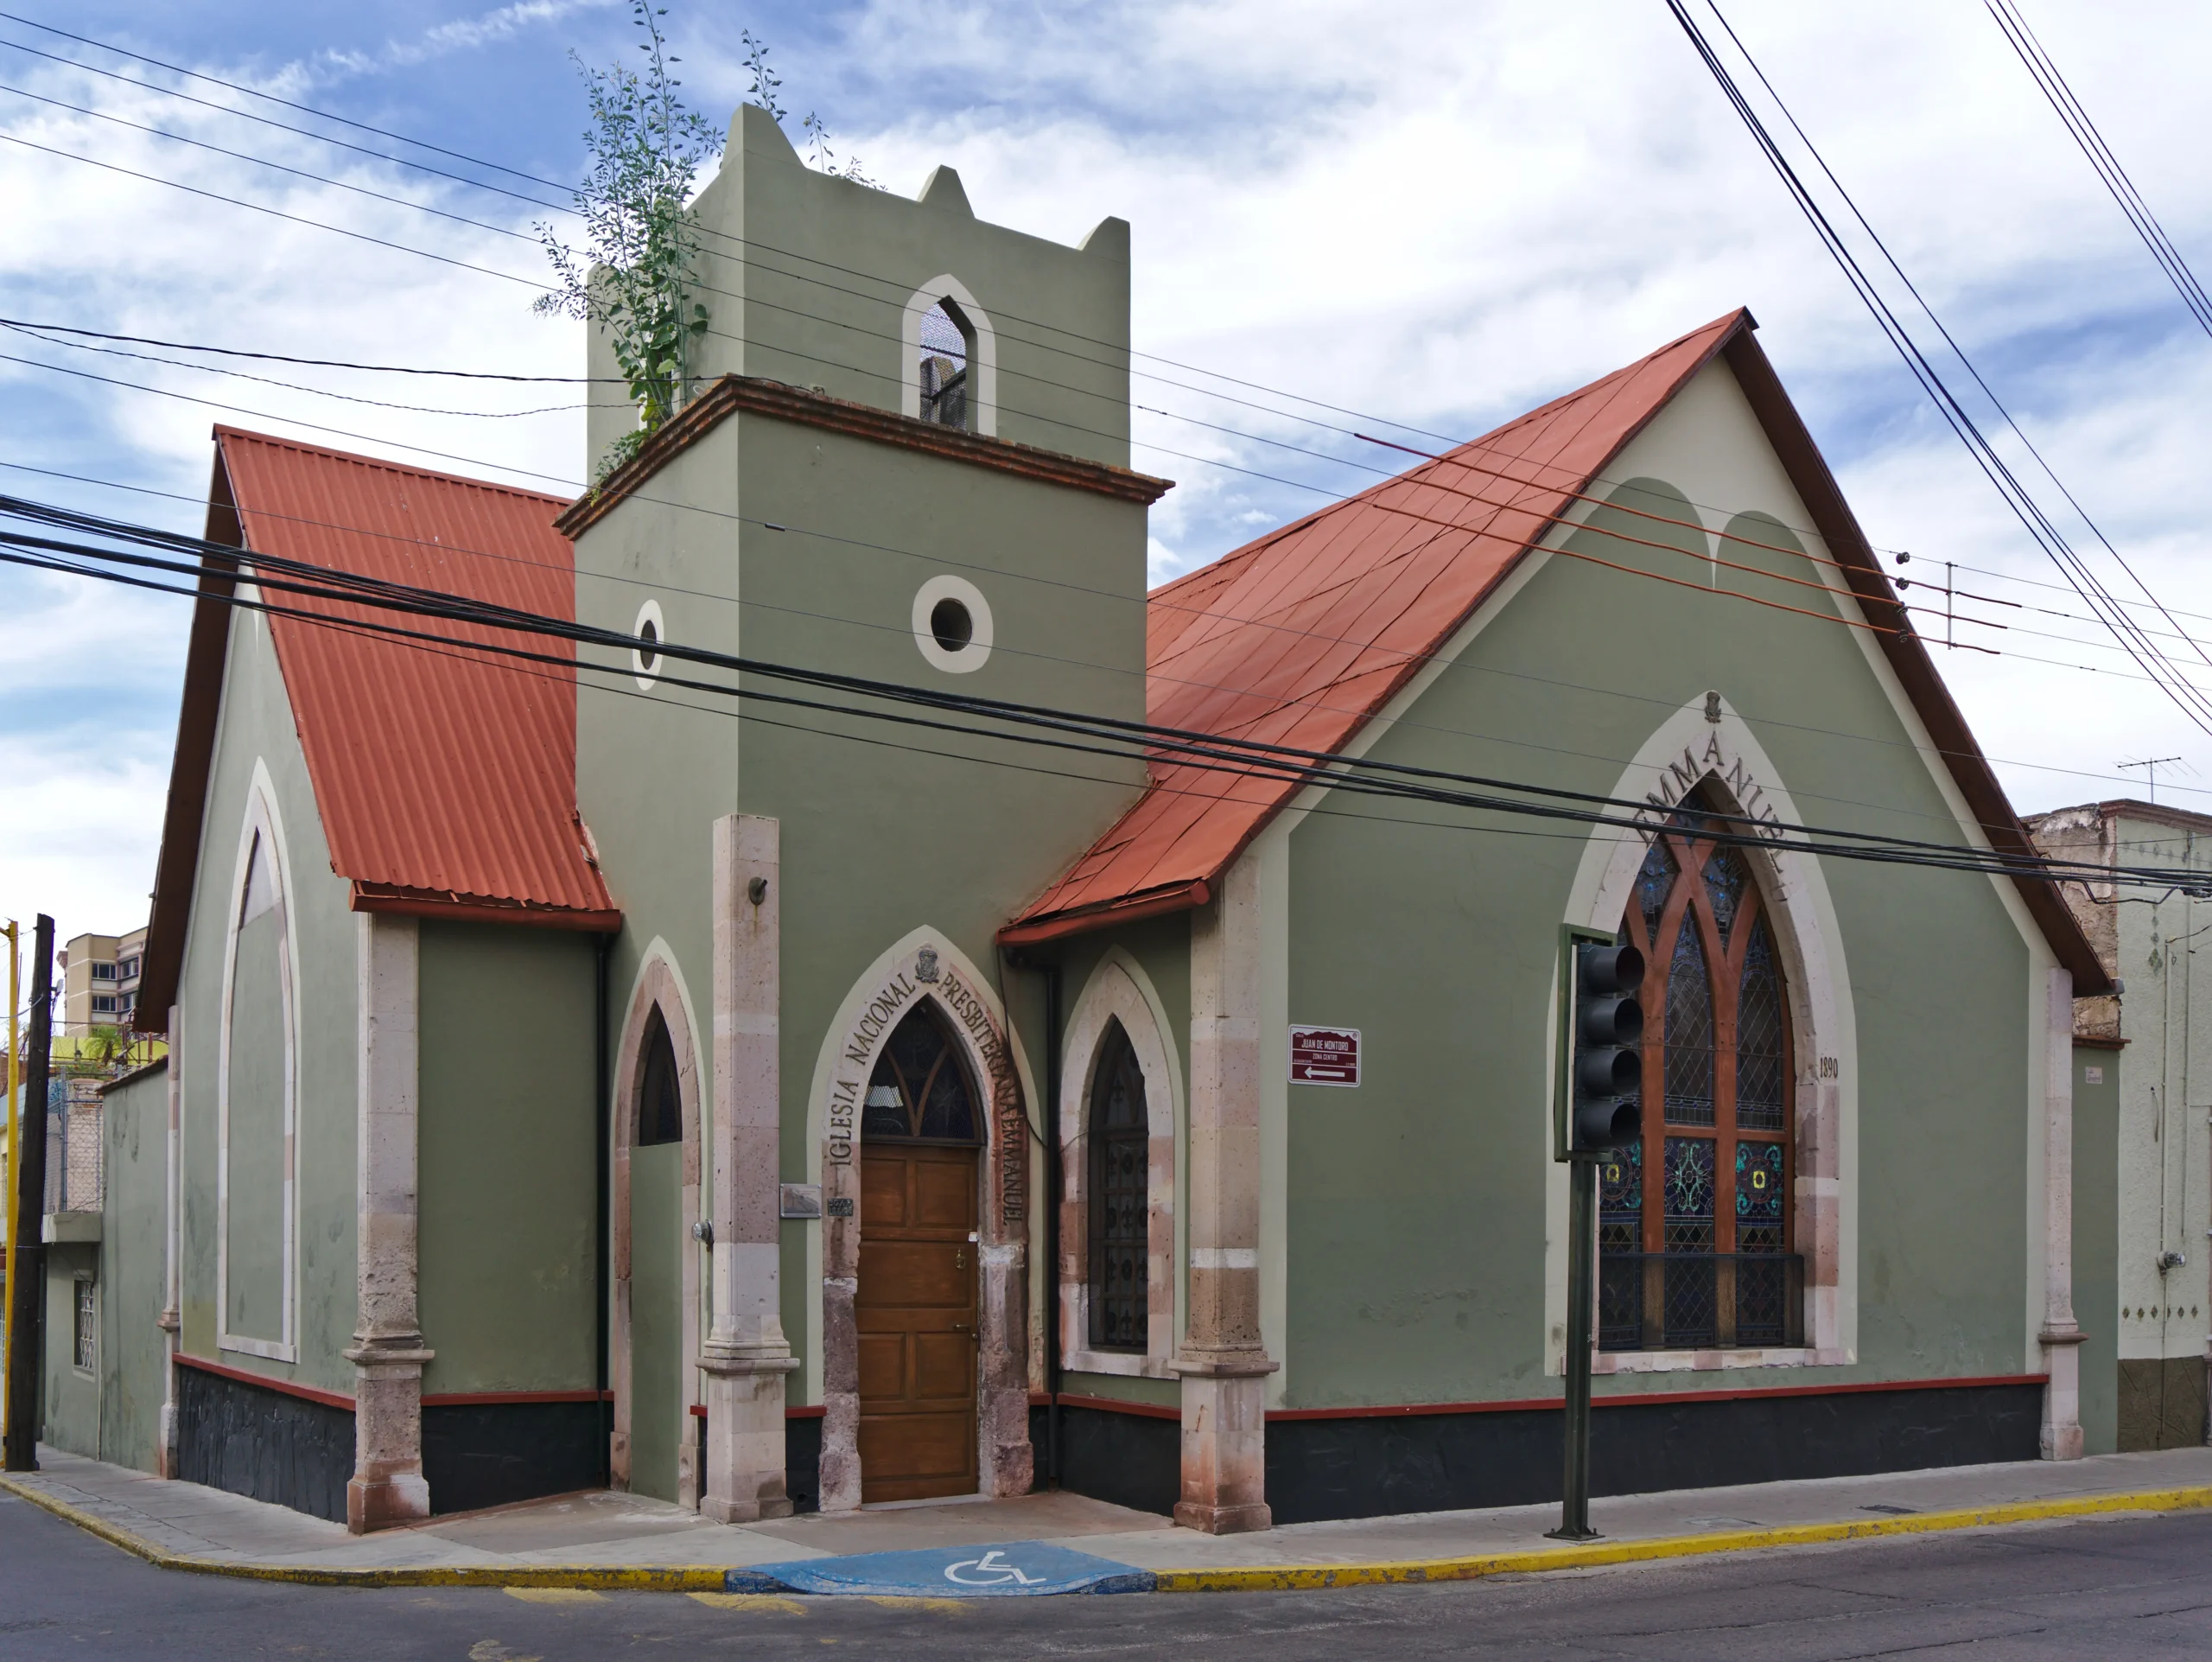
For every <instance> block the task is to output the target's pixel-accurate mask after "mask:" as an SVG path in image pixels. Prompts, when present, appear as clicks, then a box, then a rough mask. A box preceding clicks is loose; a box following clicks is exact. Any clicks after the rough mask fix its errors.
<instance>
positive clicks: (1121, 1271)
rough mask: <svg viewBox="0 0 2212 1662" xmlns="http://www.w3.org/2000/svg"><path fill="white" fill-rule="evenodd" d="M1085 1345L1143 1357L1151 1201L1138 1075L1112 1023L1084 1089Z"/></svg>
mask: <svg viewBox="0 0 2212 1662" xmlns="http://www.w3.org/2000/svg"><path fill="white" fill-rule="evenodd" d="M1151 1137H1152V1126H1151V1124H1150V1122H1149V1120H1148V1119H1147V1117H1146V1114H1145V1103H1144V1074H1143V1073H1142V1071H1141V1070H1140V1069H1139V1067H1137V1057H1136V1051H1135V1048H1133V1047H1132V1046H1131V1045H1130V1043H1129V1035H1128V1034H1127V1033H1125V1032H1124V1031H1122V1024H1121V1023H1120V1022H1109V1024H1108V1025H1107V1028H1106V1036H1105V1038H1104V1040H1103V1041H1102V1042H1101V1044H1100V1046H1099V1056H1098V1071H1097V1073H1096V1074H1095V1075H1094V1076H1093V1079H1092V1082H1091V1086H1090V1342H1091V1343H1092V1344H1093V1345H1094V1346H1096V1347H1098V1348H1099V1349H1101V1350H1142V1349H1143V1348H1144V1347H1145V1340H1146V1316H1147V1299H1146V1296H1145V1283H1146V1281H1147V1267H1148V1266H1147V1248H1148V1246H1149V1245H1150V1236H1151V1213H1152V1206H1151V1201H1152V1197H1151V1194H1150V1186H1149V1184H1148V1183H1147V1181H1146V1180H1147V1175H1148V1169H1149V1167H1150V1163H1151Z"/></svg>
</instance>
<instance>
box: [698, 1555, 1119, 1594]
mask: <svg viewBox="0 0 2212 1662" xmlns="http://www.w3.org/2000/svg"><path fill="white" fill-rule="evenodd" d="M723 1585H724V1586H725V1587H726V1588H727V1589H728V1590H729V1591H731V1592H733V1593H875V1594H903V1595H908V1596H915V1595H919V1596H925V1597H932V1598H965V1599H976V1598H982V1599H991V1598H1021V1597H1025V1596H1027V1597H1032V1598H1033V1597H1036V1596H1037V1595H1040V1594H1049V1593H1147V1592H1150V1591H1151V1590H1152V1585H1153V1576H1152V1572H1151V1571H1150V1570H1139V1569H1136V1568H1135V1567H1134V1566H1132V1565H1129V1564H1125V1563H1115V1562H1114V1561H1113V1560H1112V1559H1110V1558H1096V1557H1092V1556H1091V1555H1090V1553H1088V1552H1074V1551H1070V1550H1069V1549H1068V1548H1066V1547H1063V1546H1047V1545H1046V1544H1044V1543H1042V1542H1039V1541H1001V1542H999V1543H998V1544H996V1545H994V1546H962V1547H938V1548H933V1549H931V1550H930V1551H923V1552H860V1553H855V1554H853V1555H852V1556H850V1557H839V1558H807V1559H801V1560H798V1561H797V1562H794V1563H770V1564H754V1565H753V1566H752V1567H751V1568H749V1569H746V1570H731V1571H730V1572H729V1574H728V1576H726V1577H724V1579H723Z"/></svg>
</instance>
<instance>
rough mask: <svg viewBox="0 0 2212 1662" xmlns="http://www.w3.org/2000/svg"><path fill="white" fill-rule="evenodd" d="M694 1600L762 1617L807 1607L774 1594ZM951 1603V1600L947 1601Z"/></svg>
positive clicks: (800, 1613)
mask: <svg viewBox="0 0 2212 1662" xmlns="http://www.w3.org/2000/svg"><path fill="white" fill-rule="evenodd" d="M690 1596H691V1597H692V1598H695V1599H696V1600H698V1602H700V1603H702V1604H704V1605H707V1606H709V1607H710V1608H714V1609H716V1610H753V1611H756V1612H758V1613H759V1614H762V1615H775V1616H803V1615H804V1614H806V1606H805V1605H804V1604H803V1603H801V1602H799V1601H798V1599H786V1598H779V1597H778V1596H777V1595H775V1594H773V1593H694V1594H692V1595H690ZM945 1602H946V1603H948V1604H949V1603H950V1602H951V1601H950V1599H948V1600H946V1601H945Z"/></svg>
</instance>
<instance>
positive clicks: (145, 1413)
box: [100, 1068, 169, 1471]
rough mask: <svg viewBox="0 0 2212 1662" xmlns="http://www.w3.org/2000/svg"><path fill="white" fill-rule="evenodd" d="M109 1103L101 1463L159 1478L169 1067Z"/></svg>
mask: <svg viewBox="0 0 2212 1662" xmlns="http://www.w3.org/2000/svg"><path fill="white" fill-rule="evenodd" d="M105 1103H106V1106H105V1110H104V1111H105V1116H106V1127H105V1130H106V1137H107V1154H106V1161H107V1165H106V1170H105V1173H104V1174H103V1181H105V1185H106V1195H105V1207H104V1208H103V1210H102V1214H101V1226H100V1322H101V1328H100V1348H101V1357H102V1369H101V1381H100V1383H101V1390H102V1392H103V1395H102V1399H101V1403H100V1448H101V1449H102V1453H101V1455H100V1457H101V1458H102V1459H103V1460H109V1461H115V1462H116V1463H117V1464H118V1465H124V1466H135V1467H137V1468H138V1469H139V1470H141V1471H153V1470H155V1469H156V1467H157V1466H158V1465H159V1461H158V1458H157V1455H158V1449H157V1443H158V1440H159V1438H160V1436H161V1423H162V1395H163V1394H164V1393H163V1385H164V1383H165V1376H166V1373H167V1372H168V1335H167V1334H164V1333H163V1332H162V1328H161V1326H160V1321H161V1314H162V1301H163V1298H164V1296H165V1294H166V1290H167V1282H166V1278H167V1276H168V1122H169V1082H168V1070H167V1069H166V1068H156V1070H155V1071H153V1072H152V1073H141V1074H139V1075H137V1077H136V1078H134V1079H130V1081H129V1082H128V1083H127V1084H124V1085H120V1086H117V1087H115V1088H114V1089H113V1090H111V1091H110V1092H108V1093H107V1096H106V1098H105Z"/></svg>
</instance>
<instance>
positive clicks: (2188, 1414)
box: [2028, 799, 2212, 1449]
mask: <svg viewBox="0 0 2212 1662" xmlns="http://www.w3.org/2000/svg"><path fill="white" fill-rule="evenodd" d="M2028 829H2029V831H2031V833H2032V834H2033V836H2034V837H2035V839H2036V842H2037V844H2038V845H2039V846H2041V847H2042V848H2043V849H2044V850H2046V851H2047V852H2049V853H2050V854H2052V855H2054V856H2063V857H2065V858H2067V859H2069V860H2076V861H2080V862H2082V863H2086V864H2089V865H2096V866H2106V867H2110V866H2113V865H2137V866H2146V865H2147V866H2164V867H2170V868H2173V867H2178V868H2188V869H2198V870H2202V871H2203V872H2205V873H2206V874H2207V876H2206V888H2207V889H2208V890H2212V816H2207V815H2204V814H2197V813H2190V812H2186V811H2184V810H2183V809H2179V808H2173V807H2169V806H2166V805H2165V804H2164V803H2152V802H2135V801H2128V800H2125V799H2122V800H2117V801H2111V802H2092V803H2085V804H2083V805H2082V806H2079V807H2073V808H2061V809H2058V810H2056V811H2055V812H2050V813H2046V814H2038V815H2037V816H2036V817H2035V818H2031V820H2029V821H2028ZM2063 888H2064V893H2065V895H2066V898H2067V901H2068V903H2069V905H2070V906H2071V907H2073V909H2074V913H2075V916H2076V917H2078V918H2079V919H2080V920H2081V922H2082V929H2083V931H2084V932H2085V933H2087V934H2088V938H2089V939H2090V941H2091V942H2092V943H2093V944H2094V946H2095V947H2096V950H2097V956H2098V958H2100V959H2101V961H2102V963H2103V965H2104V966H2105V968H2106V970H2107V972H2108V973H2109V974H2110V975H2111V977H2112V978H2113V991H2112V992H2111V993H2109V994H2107V995H2106V996H2104V997H2095V998H2083V999H2081V1000H2079V1001H2078V1002H2077V1003H2075V1008H2074V1038H2075V1048H2076V1050H2077V1052H2078V1056H2077V1067H2078V1068H2079V1069H2080V1071H2081V1073H2082V1081H2083V1084H2084V1086H2088V1087H2095V1086H2104V1087H2106V1088H2107V1090H2109V1091H2110V1092H2112V1101H2111V1108H2110V1113H2111V1117H2112V1120H2113V1124H2112V1128H2111V1133H2110V1134H2111V1136H2112V1137H2113V1139H2115V1146H2114V1148H2113V1149H2112V1150H2111V1151H2110V1152H2109V1153H2107V1152H2105V1151H2101V1150H2099V1151H2096V1157H2097V1159H2098V1160H2099V1162H2100V1165H2101V1167H2108V1168H2109V1181H2111V1182H2112V1183H2113V1186H2114V1188H2113V1194H2112V1196H2111V1198H2110V1200H2109V1201H2107V1200H2106V1198H2105V1196H2104V1195H2103V1194H2102V1193H2101V1191H2096V1192H2093V1191H2091V1190H2089V1189H2088V1187H2087V1184H2088V1179H2089V1177H2090V1175H2091V1174H2090V1171H2089V1170H2088V1168H2086V1167H2085V1166H2084V1165H2082V1164H2080V1163H2077V1167H2076V1199H2075V1205H2076V1207H2077V1215H2086V1208H2088V1207H2099V1208H2107V1209H2109V1211H2110V1213H2111V1215H2112V1218H2113V1232H2112V1235H2111V1238H2110V1239H2109V1240H2104V1239H2100V1240H2098V1241H2097V1242H2095V1243H2094V1250H2095V1251H2098V1252H2099V1253H2100V1254H2101V1259H2102V1261H2104V1262H2107V1263H2109V1264H2110V1265H2111V1270H2110V1276H2111V1277H2112V1278H2113V1285H2112V1286H2109V1287H2103V1288H2094V1287H2093V1286H2092V1285H2091V1281H2090V1277H2089V1275H2088V1264H2083V1263H2077V1264H2076V1266H2075V1286H2076V1289H2077V1292H2078V1294H2079V1296H2080V1297H2081V1299H2082V1303H2083V1306H2084V1323H2085V1325H2088V1317H2087V1306H2088V1301H2089V1300H2090V1298H2091V1297H2093V1296H2095V1297H2097V1298H2099V1300H2100V1302H2101V1303H2102V1304H2103V1305H2104V1306H2105V1307H2106V1308H2107V1309H2110V1310H2111V1312H2112V1315H2111V1316H2110V1317H2109V1318H2108V1321H2109V1323H2110V1328H2111V1338H2110V1340H2107V1344H2109V1346H2110V1353H2111V1362H2110V1364H2109V1366H2113V1367H2114V1368H2116V1378H2115V1379H2114V1380H2113V1381H2112V1382H2110V1383H2109V1384H2108V1383H2107V1382H2106V1381H2103V1380H2098V1381H2096V1382H2094V1388H2095V1391H2096V1392H2097V1394H2098V1395H2099V1396H2103V1395H2106V1394H2108V1395H2109V1397H2110V1399H2111V1402H2112V1410H2111V1412H2112V1418H2113V1432H2112V1436H2113V1446H2116V1447H2118V1448H2120V1449H2171V1448H2177V1447H2182V1446H2184V1445H2189V1444H2195V1443H2201V1442H2205V1441H2206V1436H2207V1421H2206V1388H2205V1385H2206V1374H2207V1372H2208V1369H2212V1279H2208V1270H2212V1239H2208V1235H2207V1232H2208V1230H2212V959H2208V962H2207V968H2206V972H2205V980H2204V999H2203V1003H2204V1006H2205V1028H2204V1035H2203V1037H2202V1040H2201V1041H2200V1040H2199V1038H2198V1037H2197V1035H2196V1006H2197V1003H2198V999H2197V997H2196V959H2197V958H2199V957H2200V956H2203V955H2204V953H2205V951H2206V947H2207V941H2206V939H2205V936H2204V932H2205V930H2206V929H2207V928H2208V927H2212V904H2208V903H2207V900H2206V896H2205V895H2203V894H2190V893H2189V892H2186V891H2183V890H2178V889H2170V890H2167V891H2165V892H2164V893H2159V892H2158V891H2156V890H2145V889H2140V888H2126V889H2122V888H2119V887H2118V886H2117V885H2114V884H2108V883H2107V884H2099V883H2068V884H2065V885H2064V886H2063ZM2200 1058H2201V1059H2202V1060H2201V1062H2200V1060H2199V1059H2200ZM2091 1100H2093V1097H2092V1092H2091V1091H2090V1090H2088V1089H2085V1090H2084V1092H2083V1102H2084V1104H2085V1105H2087V1104H2088V1102H2090V1101H2091ZM2090 1153H2091V1149H2090V1139H2089V1137H2088V1134H2087V1130H2086V1129H2085V1128H2077V1131H2076V1136H2075V1159H2076V1162H2083V1161H2084V1159H2085V1156H2088V1155H2090ZM2097 1175H2098V1179H2099V1181H2100V1183H2101V1182H2102V1181H2106V1176H2107V1174H2106V1172H2105V1171H2104V1170H2102V1169H2101V1170H2100V1171H2099V1172H2098V1174H2097ZM2084 1245H2091V1244H2090V1243H2086V1242H2085V1243H2084ZM2100 1338H2101V1335H2100V1334H2096V1333H2094V1332H2093V1333H2092V1334H2091V1338H2090V1342H2089V1347H2085V1354H2084V1357H2083V1364H2084V1366H2085V1367H2087V1366H2088V1364H2089V1363H2090V1361H2091V1360H2097V1359H2099V1358H2101V1356H2102V1355H2103V1354H2105V1350H2104V1347H2102V1346H2100V1344H2099V1340H2100ZM2092 1388H2093V1387H2092V1382H2091V1381H2090V1380H2089V1379H2087V1378H2085V1379H2084V1381H2083V1386H2082V1391H2083V1400H2084V1404H2085V1407H2084V1422H2083V1423H2084V1424H2085V1425H2088V1424H2089V1423H2091V1422H2090V1420H2089V1417H2088V1407H2087V1404H2088V1403H2089V1402H2090V1401H2091V1400H2092V1396H2091V1393H2092Z"/></svg>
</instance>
